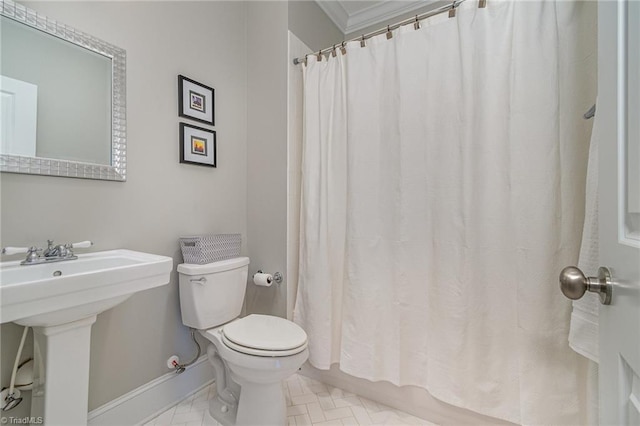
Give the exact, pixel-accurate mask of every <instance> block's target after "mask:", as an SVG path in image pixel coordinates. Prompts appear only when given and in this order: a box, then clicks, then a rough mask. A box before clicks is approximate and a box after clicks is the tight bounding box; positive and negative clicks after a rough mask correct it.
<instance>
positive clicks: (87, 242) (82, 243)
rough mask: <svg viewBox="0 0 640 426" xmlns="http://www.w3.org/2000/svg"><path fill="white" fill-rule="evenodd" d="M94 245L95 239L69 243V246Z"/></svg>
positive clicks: (86, 246) (87, 246) (84, 246)
mask: <svg viewBox="0 0 640 426" xmlns="http://www.w3.org/2000/svg"><path fill="white" fill-rule="evenodd" d="M92 245H93V241H89V240H87V241H80V242H77V243H73V244H68V246H69V248H74V249H75V248H89V247H91V246H92Z"/></svg>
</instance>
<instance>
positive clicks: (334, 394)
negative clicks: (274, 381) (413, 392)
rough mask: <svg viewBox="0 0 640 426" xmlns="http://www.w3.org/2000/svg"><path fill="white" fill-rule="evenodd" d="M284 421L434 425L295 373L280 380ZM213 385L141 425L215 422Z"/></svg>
mask: <svg viewBox="0 0 640 426" xmlns="http://www.w3.org/2000/svg"><path fill="white" fill-rule="evenodd" d="M284 388H285V396H286V398H287V421H288V425H289V426H291V425H296V426H299V425H310V426H311V425H313V426H315V425H337V426H338V425H339V426H342V425H424V426H436V425H434V424H433V423H429V422H428V421H426V420H422V419H419V418H417V417H414V416H412V415H410V414H407V413H403V412H402V411H398V410H394V409H393V408H390V407H387V406H385V405H382V404H378V403H376V402H373V401H370V400H368V399H366V398H363V397H361V396H358V395H355V394H352V393H349V392H346V391H343V390H342V389H338V388H334V387H332V386H329V385H325V384H323V383H321V382H318V381H317V380H313V379H310V378H308V377H305V376H301V375H299V374H295V375H293V376H291V377H290V378H289V379H287V380H286V382H285V384H284ZM215 394H216V389H215V385H211V386H207V387H206V388H204V389H202V390H200V391H198V392H197V393H196V394H194V395H192V396H190V397H189V398H187V399H186V400H184V401H182V402H181V403H180V404H178V405H176V406H175V407H173V408H170V409H169V410H167V411H165V412H164V413H162V414H161V415H159V416H158V417H156V418H155V419H152V420H151V421H149V422H148V423H146V424H145V426H178V425H180V426H208V425H212V426H217V425H218V424H219V423H218V422H216V421H215V420H214V419H212V418H211V416H210V415H209V412H208V409H209V398H213V397H215Z"/></svg>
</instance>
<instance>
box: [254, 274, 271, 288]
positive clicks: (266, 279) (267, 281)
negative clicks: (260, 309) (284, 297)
mask: <svg viewBox="0 0 640 426" xmlns="http://www.w3.org/2000/svg"><path fill="white" fill-rule="evenodd" d="M253 283H254V284H255V285H259V286H263V287H271V284H272V283H273V276H272V275H271V274H261V273H259V272H258V273H257V274H255V275H254V276H253Z"/></svg>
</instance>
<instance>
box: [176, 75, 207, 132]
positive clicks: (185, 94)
mask: <svg viewBox="0 0 640 426" xmlns="http://www.w3.org/2000/svg"><path fill="white" fill-rule="evenodd" d="M214 93H215V90H214V89H212V88H211V87H209V86H205V85H204V84H201V83H198V82H197V81H194V80H191V79H190V78H187V77H185V76H183V75H179V76H178V115H179V116H180V117H184V118H190V119H192V120H197V121H201V122H203V123H207V124H209V125H211V126H213V125H214V98H213V97H214Z"/></svg>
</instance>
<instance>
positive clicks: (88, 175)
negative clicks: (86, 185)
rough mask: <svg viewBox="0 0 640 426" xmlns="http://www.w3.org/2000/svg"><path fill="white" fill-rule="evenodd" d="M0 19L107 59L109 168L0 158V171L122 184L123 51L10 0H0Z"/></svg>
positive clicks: (124, 149)
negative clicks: (19, 24)
mask: <svg viewBox="0 0 640 426" xmlns="http://www.w3.org/2000/svg"><path fill="white" fill-rule="evenodd" d="M0 15H2V16H4V17H6V18H9V19H12V20H14V21H17V22H20V23H22V24H24V25H27V26H29V27H32V28H35V29H37V30H39V31H42V32H44V33H47V34H50V35H52V36H54V37H57V38H60V39H62V40H66V41H68V42H70V43H73V44H75V45H77V46H80V47H83V48H85V49H88V50H91V51H93V52H95V53H98V54H100V55H103V56H106V57H107V58H110V59H111V165H102V164H93V163H85V162H79V161H69V160H60V159H53V158H39V157H23V156H19V155H9V154H0V171H1V172H10V173H25V174H32V175H47V176H64V177H74V178H84V179H99V180H113V181H125V180H126V177H127V174H126V171H127V120H126V51H125V50H124V49H121V48H119V47H117V46H114V45H112V44H109V43H107V42H105V41H103V40H100V39H98V38H96V37H93V36H92V35H90V34H86V33H83V32H81V31H78V30H76V29H74V28H72V27H70V26H68V25H64V24H62V23H60V22H56V21H54V20H52V19H50V18H47V17H46V16H44V15H42V14H40V13H38V12H36V11H35V10H33V9H29V8H28V7H25V6H23V5H20V4H17V3H14V2H13V1H11V0H0Z"/></svg>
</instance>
